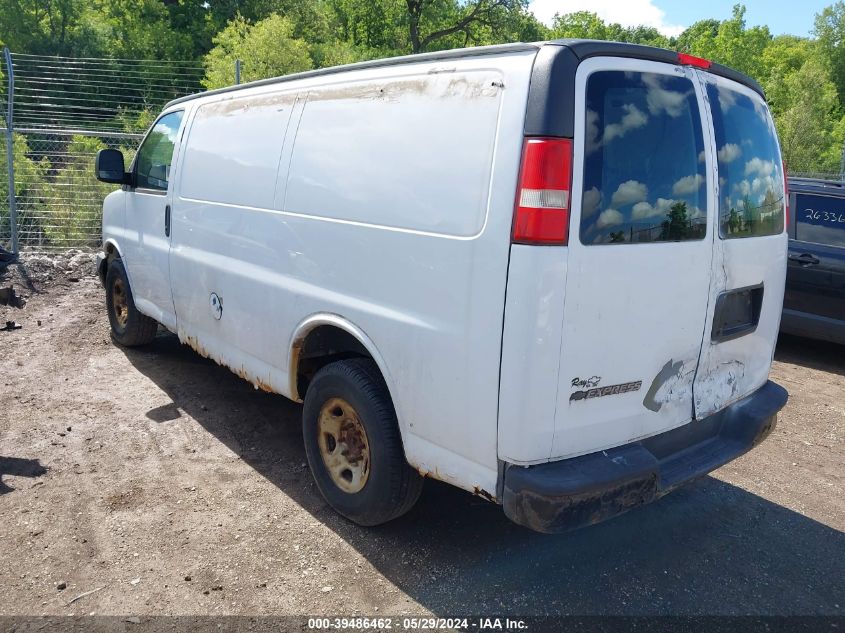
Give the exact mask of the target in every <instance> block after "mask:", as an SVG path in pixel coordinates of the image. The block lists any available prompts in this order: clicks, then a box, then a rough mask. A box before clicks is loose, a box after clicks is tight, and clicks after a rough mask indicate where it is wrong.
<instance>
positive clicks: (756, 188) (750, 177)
mask: <svg viewBox="0 0 845 633" xmlns="http://www.w3.org/2000/svg"><path fill="white" fill-rule="evenodd" d="M707 99H708V101H709V102H710V110H711V111H712V113H713V131H714V133H715V135H716V148H717V152H718V161H719V235H720V236H721V237H723V238H737V237H756V236H761V235H776V234H777V233H782V232H783V171H782V166H781V159H780V152H779V151H778V145H777V140H776V137H775V126H774V124H773V123H772V119H771V117H770V116H769V111H768V109H767V108H766V105H765V104H764V103H763V101H762V100H761V99H758V98H756V97H755V98H754V99H752V98H750V97H748V96H747V95H745V94H742V93H740V92H736V91H734V90H731V89H729V88H724V87H722V86H718V85H716V84H714V83H712V82H708V84H707Z"/></svg>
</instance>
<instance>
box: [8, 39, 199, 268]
mask: <svg viewBox="0 0 845 633" xmlns="http://www.w3.org/2000/svg"><path fill="white" fill-rule="evenodd" d="M5 57H6V59H5V62H6V63H5V64H4V68H3V70H4V76H3V77H2V91H0V99H2V103H3V105H4V106H5V107H4V108H3V116H4V118H3V122H2V123H3V131H4V132H5V134H3V135H2V136H3V137H2V141H0V145H2V146H0V151H2V155H0V165H2V167H0V246H4V247H8V248H9V249H11V250H36V251H53V250H65V249H68V248H88V247H92V248H93V247H96V246H98V245H99V244H100V241H101V235H100V231H101V228H100V222H101V212H102V203H103V198H104V197H105V196H106V195H107V194H108V193H109V191H111V190H113V189H114V186H113V185H106V184H103V183H101V182H99V181H97V180H96V178H94V158H95V156H96V154H97V151H98V150H100V149H103V148H106V147H111V148H116V149H120V150H122V151H123V152H124V156H125V157H126V161H127V164H128V163H129V161H130V160H131V159H132V157H133V155H134V152H135V149H136V147H137V145H138V143H139V142H140V139H141V138H142V137H143V133H144V131H145V130H146V128H147V127H149V125H150V124H151V123H152V121H153V120H154V118H155V116H156V114H157V113H158V111H159V110H160V109H161V108H162V106H163V105H164V104H165V103H167V102H168V101H170V100H171V99H174V98H176V97H179V96H183V95H185V94H190V93H193V92H197V91H199V90H200V89H201V86H200V79H201V78H202V76H203V69H202V67H201V66H199V65H197V64H195V63H193V62H191V63H185V62H166V61H151V60H131V59H90V58H69V57H51V56H50V57H48V56H40V55H22V54H16V53H8V52H7V53H6V56H5ZM9 141H11V147H12V155H13V159H12V161H11V163H12V167H13V177H12V178H11V179H10V177H9V162H10V161H9V159H8V155H7V151H6V146H7V145H9V144H10V143H9ZM13 218H14V222H13ZM15 237H16V241H17V244H13V243H12V242H13V240H14V239H15Z"/></svg>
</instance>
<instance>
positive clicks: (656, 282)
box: [96, 40, 787, 532]
mask: <svg viewBox="0 0 845 633" xmlns="http://www.w3.org/2000/svg"><path fill="white" fill-rule="evenodd" d="M96 169H97V175H98V177H99V178H100V179H101V180H103V181H105V182H113V183H120V184H121V185H122V188H121V190H120V191H115V192H114V193H112V194H110V195H109V196H108V197H107V198H106V200H105V204H104V209H103V243H104V246H103V252H102V253H101V255H100V258H99V260H98V266H99V273H100V275H101V278H102V280H103V283H104V284H105V288H106V300H107V308H108V313H109V318H110V321H111V327H112V334H113V337H114V339H115V340H116V341H117V342H118V343H120V344H123V345H140V344H144V343H149V342H151V341H152V340H153V338H154V336H155V334H156V328H157V325H158V324H161V325H163V326H164V327H165V328H167V329H169V330H172V331H173V332H176V333H177V334H178V336H179V339H180V340H181V341H182V342H184V343H186V344H187V345H190V346H191V347H192V348H194V349H195V350H197V351H198V352H199V353H200V354H202V355H204V356H208V357H210V358H212V359H214V360H216V361H217V362H218V363H221V364H223V365H225V366H227V367H229V368H230V369H231V370H232V371H234V372H235V373H237V374H238V375H239V376H241V377H243V378H244V379H246V380H248V381H250V382H252V383H253V384H254V385H255V386H256V387H257V388H260V389H264V390H267V391H272V392H276V393H279V394H282V395H284V396H287V397H288V398H291V399H293V400H296V401H301V402H304V407H303V435H304V440H305V447H306V451H307V455H308V462H309V464H310V467H311V470H312V472H313V474H314V477H315V479H316V481H317V484H318V486H319V489H320V491H321V492H322V494H323V495H324V496H325V498H326V500H327V501H328V503H329V504H331V505H332V506H333V507H334V508H335V509H336V510H337V511H338V512H340V513H341V514H343V515H344V516H346V517H348V518H350V519H352V520H353V521H356V522H358V523H360V524H364V525H374V524H378V523H382V522H384V521H388V520H390V519H392V518H394V517H397V516H399V515H401V514H402V513H404V512H406V511H407V510H408V509H409V508H410V507H411V506H412V505H413V503H414V501H415V500H416V499H417V497H418V495H419V493H420V488H421V486H422V483H423V478H424V477H432V478H435V479H440V480H442V481H446V482H449V483H451V484H454V485H456V486H459V487H461V488H463V489H465V490H468V491H471V492H474V493H475V494H477V495H481V496H483V497H485V498H487V499H489V500H491V501H494V502H496V503H500V504H502V505H503V507H504V512H505V513H506V514H507V516H508V517H510V518H511V519H512V520H514V521H516V522H517V523H520V524H522V525H525V526H528V527H530V528H533V529H535V530H540V531H549V532H551V531H560V530H564V529H569V528H572V527H577V526H580V525H585V524H589V523H595V522H598V521H601V520H603V519H605V518H608V517H611V516H614V515H616V514H619V513H621V512H623V511H625V510H627V509H629V508H631V507H633V506H635V505H637V504H641V503H645V502H648V501H650V500H652V499H655V498H657V497H659V496H661V495H663V494H665V493H666V492H668V491H669V490H671V489H673V488H674V487H676V486H678V485H679V484H681V483H683V482H685V481H688V480H690V479H691V478H693V477H696V476H700V475H702V474H704V473H707V472H709V471H711V470H713V469H714V468H716V467H718V466H720V465H722V464H724V463H726V462H728V461H730V460H731V459H734V458H735V457H737V456H738V455H741V454H742V453H744V452H745V451H747V450H748V449H750V448H751V447H752V446H754V445H755V444H757V443H758V442H759V441H761V440H762V439H763V438H764V437H765V436H766V434H767V433H768V432H769V431H770V430H771V429H772V428H773V426H774V424H775V420H776V414H777V412H778V411H779V410H780V409H781V408H782V407H783V406H784V404H785V402H786V398H787V395H786V392H785V390H784V389H782V388H781V387H779V386H777V385H775V384H773V383H772V382H769V381H768V375H769V369H770V365H771V360H772V355H773V351H774V346H775V340H776V337H777V332H778V325H779V319H780V314H781V303H782V299H783V291H784V276H785V269H786V248H787V236H786V233H785V232H784V217H785V213H786V209H785V205H784V179H783V169H782V163H781V157H780V151H779V148H778V141H777V138H776V136H775V131H774V127H773V125H772V119H771V117H770V114H769V111H768V108H767V107H766V103H765V101H764V98H763V96H762V94H761V90H760V88H759V86H757V84H756V83H754V82H753V81H752V80H750V79H748V78H747V77H745V76H743V75H740V74H739V73H737V72H734V71H732V70H730V69H727V68H724V67H721V66H718V65H717V64H711V63H710V62H708V61H707V60H703V59H698V58H694V57H689V56H686V55H679V54H678V53H674V52H671V51H666V50H660V49H654V48H647V47H641V46H634V45H628V44H618V43H608V42H595V41H571V40H566V41H556V42H549V43H541V44H513V45H505V46H493V47H484V48H473V49H466V50H456V51H446V52H439V53H433V54H427V55H418V56H413V57H403V58H397V59H387V60H378V61H373V62H366V63H361V64H354V65H351V66H345V67H340V68H330V69H325V70H318V71H313V72H307V73H301V74H298V75H292V76H289V77H282V78H279V79H271V80H266V81H259V82H254V83H251V84H246V85H242V86H237V87H233V88H228V89H223V90H215V91H211V92H207V93H204V94H200V95H196V96H191V97H185V98H183V99H178V100H176V101H173V102H172V103H170V104H168V106H167V107H166V108H165V110H164V112H163V113H162V114H161V116H160V117H159V118H158V120H157V121H156V122H155V124H154V125H153V126H152V129H151V130H150V132H149V133H148V135H147V137H146V138H145V139H144V141H143V143H142V144H141V146H140V149H139V150H138V152H137V155H136V157H135V160H134V161H133V164H132V165H131V166H130V168H129V170H128V171H125V170H124V164H123V157H122V156H121V155H120V153H119V152H117V151H115V150H103V151H102V152H101V153H100V154H99V156H98V159H97V166H96Z"/></svg>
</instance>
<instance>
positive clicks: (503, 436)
mask: <svg viewBox="0 0 845 633" xmlns="http://www.w3.org/2000/svg"><path fill="white" fill-rule="evenodd" d="M567 252H568V249H567V248H566V247H537V246H527V245H522V244H514V245H513V246H512V247H511V258H510V266H509V268H508V293H507V300H506V303H505V331H504V336H503V338H502V377H501V386H500V390H499V459H501V460H504V461H506V462H508V463H511V464H526V463H533V462H535V461H537V460H538V459H542V458H544V457H547V456H548V454H549V451H550V447H551V446H552V442H553V441H554V434H555V404H556V401H557V392H558V370H559V368H560V355H559V353H558V350H560V344H561V336H562V333H563V316H562V315H563V309H564V299H565V292H564V289H565V287H566V271H567Z"/></svg>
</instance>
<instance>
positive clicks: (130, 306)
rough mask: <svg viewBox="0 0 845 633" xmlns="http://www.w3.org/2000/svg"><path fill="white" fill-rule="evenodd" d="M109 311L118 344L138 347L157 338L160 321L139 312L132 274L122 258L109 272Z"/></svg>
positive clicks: (107, 285) (112, 333)
mask: <svg viewBox="0 0 845 633" xmlns="http://www.w3.org/2000/svg"><path fill="white" fill-rule="evenodd" d="M118 288H119V289H120V290H119V291H117V289H118ZM116 291H117V294H116ZM121 297H122V299H121ZM124 309H125V312H124ZM106 310H107V311H108V314H109V324H110V325H111V337H112V340H113V341H114V342H115V343H119V344H120V345H123V346H125V347H135V346H138V345H146V344H147V343H151V342H152V340H153V339H154V338H155V335H156V331H157V330H158V322H157V321H156V320H155V319H151V318H150V317H148V316H146V315H144V314H141V313H140V312H138V309H137V308H136V307H135V301H134V299H133V298H132V288H130V286H129V277H127V276H126V270H125V269H124V268H123V262H121V261H120V259H114V260H113V261H112V262H111V263H110V264H109V268H108V271H107V272H106Z"/></svg>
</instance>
